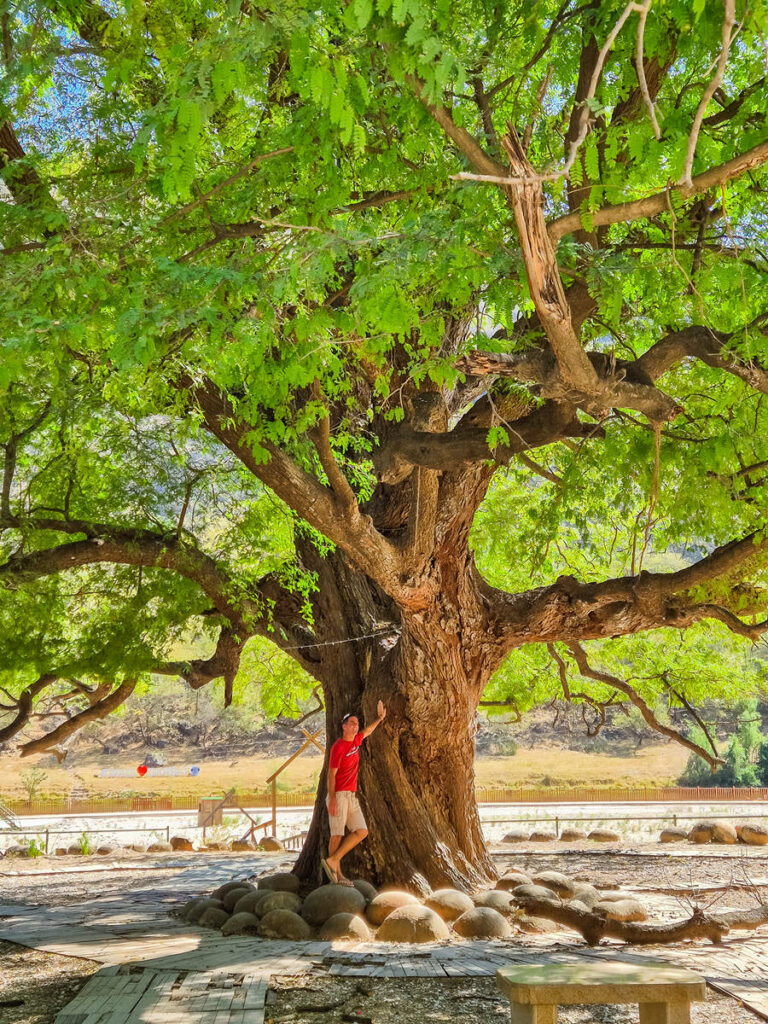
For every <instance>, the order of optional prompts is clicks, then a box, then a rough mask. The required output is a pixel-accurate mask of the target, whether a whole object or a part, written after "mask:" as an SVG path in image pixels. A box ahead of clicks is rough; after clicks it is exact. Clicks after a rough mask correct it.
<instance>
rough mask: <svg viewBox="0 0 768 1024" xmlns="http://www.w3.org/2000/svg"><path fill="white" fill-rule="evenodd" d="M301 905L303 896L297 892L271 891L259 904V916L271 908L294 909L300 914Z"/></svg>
mask: <svg viewBox="0 0 768 1024" xmlns="http://www.w3.org/2000/svg"><path fill="white" fill-rule="evenodd" d="M300 907H301V897H300V896H297V895H296V893H295V892H271V893H269V894H268V895H267V896H266V898H265V899H264V900H263V901H262V902H261V904H260V906H259V917H263V916H264V915H265V914H268V913H269V912H270V910H292V911H293V912H294V914H298V912H299V909H300Z"/></svg>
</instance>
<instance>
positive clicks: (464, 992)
mask: <svg viewBox="0 0 768 1024" xmlns="http://www.w3.org/2000/svg"><path fill="white" fill-rule="evenodd" d="M509 1017H510V1010H509V1002H508V1001H507V1000H506V999H505V998H504V996H502V995H501V994H500V993H499V991H498V990H497V988H496V983H495V981H494V980H493V979H492V978H445V979H430V978H400V979H375V980H374V979H372V980H368V979H367V978H366V979H355V980H345V979H341V978H338V979H337V978H324V979H322V980H318V979H317V978H308V979H305V978H273V979H272V984H271V990H270V992H269V995H268V997H267V1012H266V1014H265V1018H264V1019H265V1024H355V1022H357V1024H412V1022H415V1021H436V1022H445V1024H470V1022H471V1024H480V1022H483V1024H493V1022H494V1021H508V1020H509ZM558 1020H559V1021H560V1022H562V1024H592V1022H596V1024H638V1021H639V1014H638V1009H637V1007H636V1006H568V1007H561V1008H560V1009H559V1011H558ZM760 1020H761V1018H760V1017H758V1016H756V1015H755V1014H754V1013H751V1012H750V1011H749V1010H746V1009H745V1008H744V1007H743V1006H741V1005H740V1004H739V1003H737V1002H736V1000H735V999H731V998H730V997H728V996H722V995H720V994H719V993H717V992H714V991H713V990H712V989H707V1002H706V1003H699V1004H695V1005H694V1007H693V1010H692V1013H691V1024H757V1022H758V1021H760Z"/></svg>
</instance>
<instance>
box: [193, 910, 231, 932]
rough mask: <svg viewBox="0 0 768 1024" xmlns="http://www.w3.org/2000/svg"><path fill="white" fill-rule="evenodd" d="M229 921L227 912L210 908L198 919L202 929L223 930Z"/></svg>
mask: <svg viewBox="0 0 768 1024" xmlns="http://www.w3.org/2000/svg"><path fill="white" fill-rule="evenodd" d="M228 920H229V914H228V913H227V912H226V910H223V909H222V910H220V909H219V908H218V907H208V908H207V909H206V910H204V911H203V913H202V914H201V915H200V917H199V918H198V921H197V923H198V924H199V925H200V927H201V928H221V926H222V925H224V924H226V923H227V921H228Z"/></svg>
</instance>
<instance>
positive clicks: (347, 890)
mask: <svg viewBox="0 0 768 1024" xmlns="http://www.w3.org/2000/svg"><path fill="white" fill-rule="evenodd" d="M376 898H377V899H378V897H376ZM374 902H375V901H374ZM371 905H373V904H371ZM364 909H365V896H363V894H362V893H361V892H358V891H357V889H355V888H354V887H353V886H351V885H350V886H347V885H321V886H320V888H319V889H315V890H314V891H313V892H311V893H310V894H309V896H307V898H306V899H305V900H304V905H303V907H302V908H301V916H302V917H303V918H304V920H305V921H308V922H309V924H311V925H312V926H313V927H315V928H316V927H318V926H319V925H321V924H325V922H326V921H327V920H328V918H329V917H333V915H334V914H361V913H362V912H363V910H364Z"/></svg>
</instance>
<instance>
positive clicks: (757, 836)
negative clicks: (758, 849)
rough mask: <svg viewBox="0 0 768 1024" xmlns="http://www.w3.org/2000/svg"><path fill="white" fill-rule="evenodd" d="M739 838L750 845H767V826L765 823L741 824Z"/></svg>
mask: <svg viewBox="0 0 768 1024" xmlns="http://www.w3.org/2000/svg"><path fill="white" fill-rule="evenodd" d="M741 840H742V842H744V843H749V845H750V846H767V845H768V828H766V827H765V825H742V826H741Z"/></svg>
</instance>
